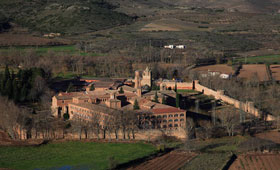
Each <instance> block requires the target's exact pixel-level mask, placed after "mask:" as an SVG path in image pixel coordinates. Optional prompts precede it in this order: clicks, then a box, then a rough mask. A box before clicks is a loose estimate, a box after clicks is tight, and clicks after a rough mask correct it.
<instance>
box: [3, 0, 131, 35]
mask: <svg viewBox="0 0 280 170" xmlns="http://www.w3.org/2000/svg"><path fill="white" fill-rule="evenodd" d="M115 8H116V6H113V5H111V4H109V3H107V2H104V1H103V0H91V1H84V0H75V1H69V0H48V1H45V0H44V1H41V0H28V1H20V0H2V1H0V12H1V13H3V14H5V16H6V17H8V19H9V20H10V21H11V22H15V23H17V24H19V25H20V26H23V27H27V28H29V29H30V30H31V31H40V32H43V33H45V32H60V33H65V34H79V33H84V32H90V31H96V30H102V29H106V28H110V27H114V26H118V25H123V24H128V23H131V22H132V18H131V17H130V16H128V15H126V14H123V13H119V12H116V11H114V9H115Z"/></svg>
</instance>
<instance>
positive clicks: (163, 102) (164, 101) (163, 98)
mask: <svg viewBox="0 0 280 170" xmlns="http://www.w3.org/2000/svg"><path fill="white" fill-rule="evenodd" d="M162 104H166V100H165V97H164V96H163V97H162Z"/></svg>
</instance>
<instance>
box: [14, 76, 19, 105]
mask: <svg viewBox="0 0 280 170" xmlns="http://www.w3.org/2000/svg"><path fill="white" fill-rule="evenodd" d="M13 99H14V102H15V103H17V102H18V101H19V88H18V85H17V81H16V79H14V80H13Z"/></svg>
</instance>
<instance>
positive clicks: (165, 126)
mask: <svg viewBox="0 0 280 170" xmlns="http://www.w3.org/2000/svg"><path fill="white" fill-rule="evenodd" d="M181 126H182V125H181ZM162 127H163V128H167V125H163V126H162ZM168 127H173V125H172V124H169V125H168ZM174 127H179V126H178V124H174Z"/></svg>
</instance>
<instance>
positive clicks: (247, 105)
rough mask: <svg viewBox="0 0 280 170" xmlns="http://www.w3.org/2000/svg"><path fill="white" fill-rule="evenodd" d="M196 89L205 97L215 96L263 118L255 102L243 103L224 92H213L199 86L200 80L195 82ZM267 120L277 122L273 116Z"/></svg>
mask: <svg viewBox="0 0 280 170" xmlns="http://www.w3.org/2000/svg"><path fill="white" fill-rule="evenodd" d="M194 89H195V90H196V91H199V92H202V93H203V94H205V95H209V96H213V97H214V98H215V99H217V100H222V101H224V102H226V103H228V104H231V105H233V106H234V107H235V108H237V109H242V110H243V111H245V112H247V113H250V114H252V115H254V116H256V117H261V116H262V114H261V111H260V110H258V109H257V108H256V107H255V106H254V103H253V102H250V101H246V102H241V101H239V100H236V99H233V98H231V97H229V96H226V95H225V94H224V91H223V90H217V91H215V90H212V89H210V88H208V87H205V86H203V85H201V84H199V81H198V80H195V81H194ZM266 119H267V120H268V121H272V120H275V118H274V117H273V116H271V115H268V116H267V118H266Z"/></svg>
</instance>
